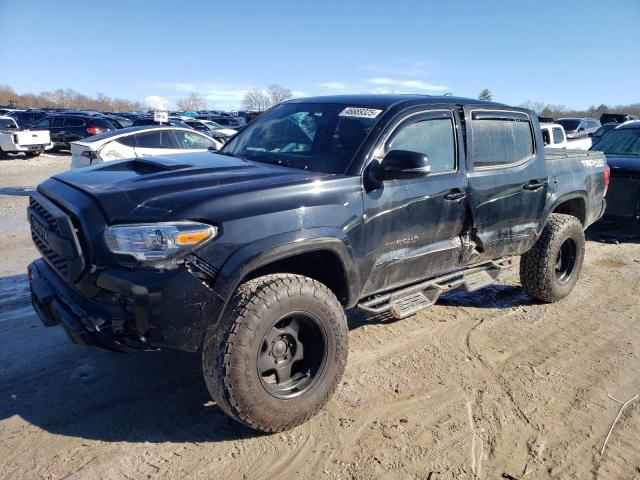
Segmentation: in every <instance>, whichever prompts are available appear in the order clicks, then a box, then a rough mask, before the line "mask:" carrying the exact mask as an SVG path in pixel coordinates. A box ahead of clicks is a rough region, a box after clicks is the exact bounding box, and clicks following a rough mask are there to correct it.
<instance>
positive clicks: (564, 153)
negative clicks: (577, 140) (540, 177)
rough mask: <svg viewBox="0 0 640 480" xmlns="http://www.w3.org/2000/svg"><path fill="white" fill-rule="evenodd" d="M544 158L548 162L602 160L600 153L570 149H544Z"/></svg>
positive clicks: (602, 156)
mask: <svg viewBox="0 0 640 480" xmlns="http://www.w3.org/2000/svg"><path fill="white" fill-rule="evenodd" d="M544 158H545V160H547V161H548V162H549V161H557V160H567V159H570V158H571V159H581V160H584V159H589V158H591V159H600V158H601V159H604V154H603V153H602V152H597V151H591V150H578V149H572V148H545V149H544Z"/></svg>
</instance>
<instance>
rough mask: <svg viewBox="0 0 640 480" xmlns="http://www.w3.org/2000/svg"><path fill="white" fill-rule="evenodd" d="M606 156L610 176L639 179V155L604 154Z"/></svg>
mask: <svg viewBox="0 0 640 480" xmlns="http://www.w3.org/2000/svg"><path fill="white" fill-rule="evenodd" d="M606 158H607V165H609V167H611V176H612V177H614V178H636V179H640V156H630V155H606Z"/></svg>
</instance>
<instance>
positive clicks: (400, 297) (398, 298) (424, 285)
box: [358, 257, 513, 319]
mask: <svg viewBox="0 0 640 480" xmlns="http://www.w3.org/2000/svg"><path fill="white" fill-rule="evenodd" d="M512 265H513V261H512V259H511V257H507V258H501V259H499V260H494V261H491V262H486V263H481V264H480V265H476V266H474V267H470V268H465V269H463V270H458V271H456V272H453V273H448V274H446V275H442V276H441V277H436V278H433V279H431V280H427V281H425V282H421V283H417V284H414V285H410V286H408V287H403V288H400V289H399V290H396V291H393V292H389V293H383V294H381V295H376V296H373V297H370V298H368V299H366V300H364V301H363V302H360V303H359V304H358V308H359V309H360V310H363V311H365V312H367V313H371V314H380V313H385V312H390V313H391V315H393V316H394V317H395V318H397V319H401V318H406V317H409V316H411V315H414V314H415V313H417V312H419V311H420V310H423V309H425V308H428V307H430V306H432V305H433V304H434V303H436V301H437V300H438V297H439V296H440V294H441V293H443V292H446V291H447V290H452V289H454V288H459V287H463V288H464V289H465V290H466V291H467V292H473V291H475V290H479V289H481V288H483V287H486V286H488V285H491V284H492V283H494V282H495V281H496V280H497V279H498V278H499V277H500V275H501V274H502V272H503V271H504V270H506V269H508V268H510V267H511V266H512Z"/></svg>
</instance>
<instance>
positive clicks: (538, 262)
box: [520, 213, 585, 302]
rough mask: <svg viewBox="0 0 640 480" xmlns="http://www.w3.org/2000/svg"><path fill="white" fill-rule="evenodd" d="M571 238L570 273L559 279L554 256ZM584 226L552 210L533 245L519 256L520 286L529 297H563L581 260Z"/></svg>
mask: <svg viewBox="0 0 640 480" xmlns="http://www.w3.org/2000/svg"><path fill="white" fill-rule="evenodd" d="M567 239H573V241H574V242H575V245H576V247H577V252H576V256H575V265H574V267H573V271H572V273H571V275H570V277H569V278H568V279H567V280H566V281H564V282H560V281H559V280H558V278H557V275H556V260H557V258H558V253H559V251H560V247H561V246H562V245H563V244H564V242H565V241H566V240H567ZM584 245H585V240H584V229H583V227H582V223H580V220H578V219H577V218H576V217H574V216H571V215H565V214H561V213H552V214H551V215H550V216H549V219H548V220H547V224H546V225H545V227H544V230H543V231H542V235H541V236H540V238H539V239H538V241H537V242H536V243H535V245H534V246H533V247H532V248H531V250H529V251H528V252H527V253H525V254H524V255H522V257H521V259H520V282H521V283H522V288H524V290H525V292H527V293H528V294H529V295H530V296H532V297H533V298H536V299H538V300H542V301H544V302H557V301H558V300H560V299H562V298H564V297H566V296H567V295H568V294H569V293H570V292H571V290H572V289H573V287H574V285H575V284H576V282H577V281H578V278H579V276H580V271H581V270H582V262H583V260H584Z"/></svg>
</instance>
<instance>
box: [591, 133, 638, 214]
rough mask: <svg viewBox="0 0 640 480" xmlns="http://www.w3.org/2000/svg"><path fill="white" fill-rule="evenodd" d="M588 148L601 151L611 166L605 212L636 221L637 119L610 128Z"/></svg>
mask: <svg viewBox="0 0 640 480" xmlns="http://www.w3.org/2000/svg"><path fill="white" fill-rule="evenodd" d="M592 149H593V150H597V151H601V152H604V154H605V155H606V157H607V164H608V165H609V168H610V169H611V181H610V183H609V191H608V193H607V210H606V212H605V214H606V215H607V216H610V217H620V218H623V219H631V220H634V221H636V222H637V221H640V122H628V123H625V124H624V125H620V126H618V127H617V128H614V129H613V130H611V131H610V132H609V133H607V134H606V135H605V136H604V137H602V138H601V139H600V141H599V142H598V143H597V144H596V145H594V146H593V147H592Z"/></svg>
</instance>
